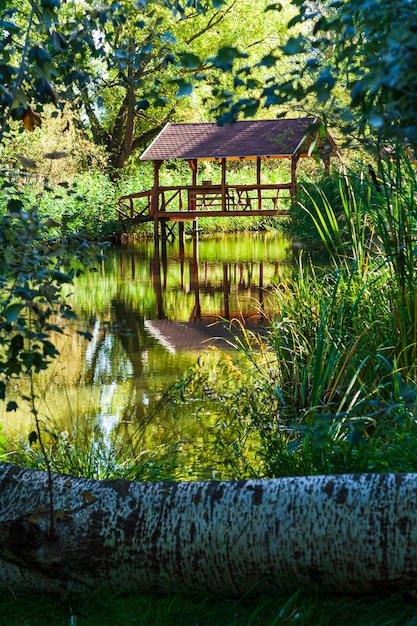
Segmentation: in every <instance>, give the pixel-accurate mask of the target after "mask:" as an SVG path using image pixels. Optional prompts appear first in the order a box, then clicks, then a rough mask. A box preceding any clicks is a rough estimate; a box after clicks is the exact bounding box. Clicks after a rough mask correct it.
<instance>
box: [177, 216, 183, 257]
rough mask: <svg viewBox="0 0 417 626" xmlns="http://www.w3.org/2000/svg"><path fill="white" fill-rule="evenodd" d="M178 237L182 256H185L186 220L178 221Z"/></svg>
mask: <svg viewBox="0 0 417 626" xmlns="http://www.w3.org/2000/svg"><path fill="white" fill-rule="evenodd" d="M178 239H179V253H180V258H181V256H184V222H178Z"/></svg>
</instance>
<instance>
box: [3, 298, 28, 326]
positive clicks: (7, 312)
mask: <svg viewBox="0 0 417 626" xmlns="http://www.w3.org/2000/svg"><path fill="white" fill-rule="evenodd" d="M22 309H23V304H17V303H16V304H10V305H9V306H8V307H7V308H6V309H4V311H3V315H4V317H5V319H6V321H7V323H8V324H12V323H13V322H17V320H18V318H19V314H20V311H21V310H22Z"/></svg>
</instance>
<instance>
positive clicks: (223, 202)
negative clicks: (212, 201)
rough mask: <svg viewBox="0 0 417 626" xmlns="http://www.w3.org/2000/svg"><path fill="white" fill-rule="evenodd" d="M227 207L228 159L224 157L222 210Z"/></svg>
mask: <svg viewBox="0 0 417 626" xmlns="http://www.w3.org/2000/svg"><path fill="white" fill-rule="evenodd" d="M226 209H227V203H226V159H225V158H224V157H223V158H222V211H223V213H224V212H225V211H226Z"/></svg>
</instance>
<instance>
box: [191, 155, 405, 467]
mask: <svg viewBox="0 0 417 626" xmlns="http://www.w3.org/2000/svg"><path fill="white" fill-rule="evenodd" d="M384 176H385V185H383V186H382V188H381V192H380V193H375V191H374V190H372V189H370V188H368V189H367V188H366V187H365V189H362V193H361V195H360V196H356V194H355V191H354V188H353V187H352V186H349V187H346V179H341V183H342V184H341V185H340V195H339V200H338V202H337V204H336V206H338V207H339V208H338V210H337V212H335V210H334V209H333V203H332V204H331V203H329V201H328V200H327V198H326V196H325V195H324V194H323V192H320V190H319V191H318V193H317V197H316V199H311V202H310V205H309V208H306V210H307V211H308V213H309V214H310V216H311V218H312V219H313V222H314V223H315V224H316V228H317V230H318V231H319V233H320V234H321V236H322V239H323V242H324V243H325V245H326V247H327V248H328V251H329V254H330V259H331V266H330V268H325V269H323V270H322V271H320V270H313V269H312V268H310V267H309V264H308V262H305V261H301V265H300V272H299V275H298V277H296V278H295V279H294V280H292V281H290V282H289V283H288V284H286V285H285V287H284V286H281V287H280V288H279V289H277V295H276V313H275V314H274V315H273V316H272V317H271V319H270V320H269V322H270V323H269V326H268V328H267V329H266V331H265V333H264V334H262V335H261V336H259V337H258V336H256V335H255V336H254V335H252V334H251V333H247V334H246V335H245V337H244V339H243V340H240V341H237V342H236V348H237V350H238V352H239V353H240V357H242V356H243V357H244V361H243V363H242V360H241V358H240V360H237V361H235V360H234V359H231V358H230V356H229V355H224V358H223V359H222V360H221V361H220V365H219V364H217V365H216V370H215V372H214V371H212V369H211V365H210V364H209V365H208V366H207V368H197V369H196V370H195V372H194V377H193V376H191V379H192V380H193V384H194V388H195V387H197V388H198V389H199V390H200V393H202V394H203V397H205V398H206V399H207V400H208V401H210V402H218V403H219V405H220V406H221V407H222V411H223V413H224V420H223V422H222V424H221V425H219V429H218V434H217V438H216V443H215V445H216V446H218V445H223V446H224V452H225V455H227V459H228V462H229V463H230V472H231V475H233V476H235V477H237V476H241V475H242V473H243V474H244V475H246V476H281V475H292V474H312V473H327V472H358V471H359V472H363V471H415V470H416V468H417V454H416V446H415V437H416V435H417V431H416V422H415V417H416V392H417V389H416V386H415V373H416V363H417V360H416V345H417V342H416V338H417V335H416V317H415V311H416V307H417V299H416V287H415V276H416V269H417V268H416V262H417V261H416V255H415V237H416V233H417V224H416V220H415V215H416V198H415V189H416V176H415V172H414V170H413V169H412V168H409V167H408V166H407V159H406V158H405V157H403V156H402V155H401V153H398V154H397V162H396V165H395V166H394V167H393V166H392V165H391V164H388V165H387V167H386V170H385V172H384ZM220 372H221V374H220ZM231 442H233V446H231V445H230V444H231ZM227 475H229V474H227Z"/></svg>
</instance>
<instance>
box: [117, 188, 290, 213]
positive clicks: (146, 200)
mask: <svg viewBox="0 0 417 626" xmlns="http://www.w3.org/2000/svg"><path fill="white" fill-rule="evenodd" d="M291 194H292V185H291V183H280V184H267V185H212V184H210V185H208V184H206V185H195V186H194V185H186V186H170V187H159V188H158V199H157V200H158V202H157V203H156V202H155V204H154V203H153V202H152V195H153V190H149V191H141V192H138V193H133V194H129V195H125V196H122V197H121V198H119V201H118V209H117V212H118V217H119V219H135V218H140V216H143V217H145V216H148V217H149V216H152V215H155V210H154V207H155V208H156V207H157V208H156V214H157V216H158V218H162V219H163V218H164V215H166V217H167V218H168V216H169V215H170V214H171V213H173V214H175V216H177V217H178V216H179V214H181V213H183V214H184V216H185V214H186V213H187V212H200V213H205V214H206V215H208V214H209V215H216V213H223V214H224V213H225V212H230V213H233V212H235V213H236V212H239V213H242V212H246V211H247V212H254V211H264V212H265V211H268V212H271V213H272V212H278V205H279V202H280V200H285V199H286V200H289V199H291ZM138 205H139V206H138ZM175 216H174V215H173V216H172V217H173V218H174V219H175Z"/></svg>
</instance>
